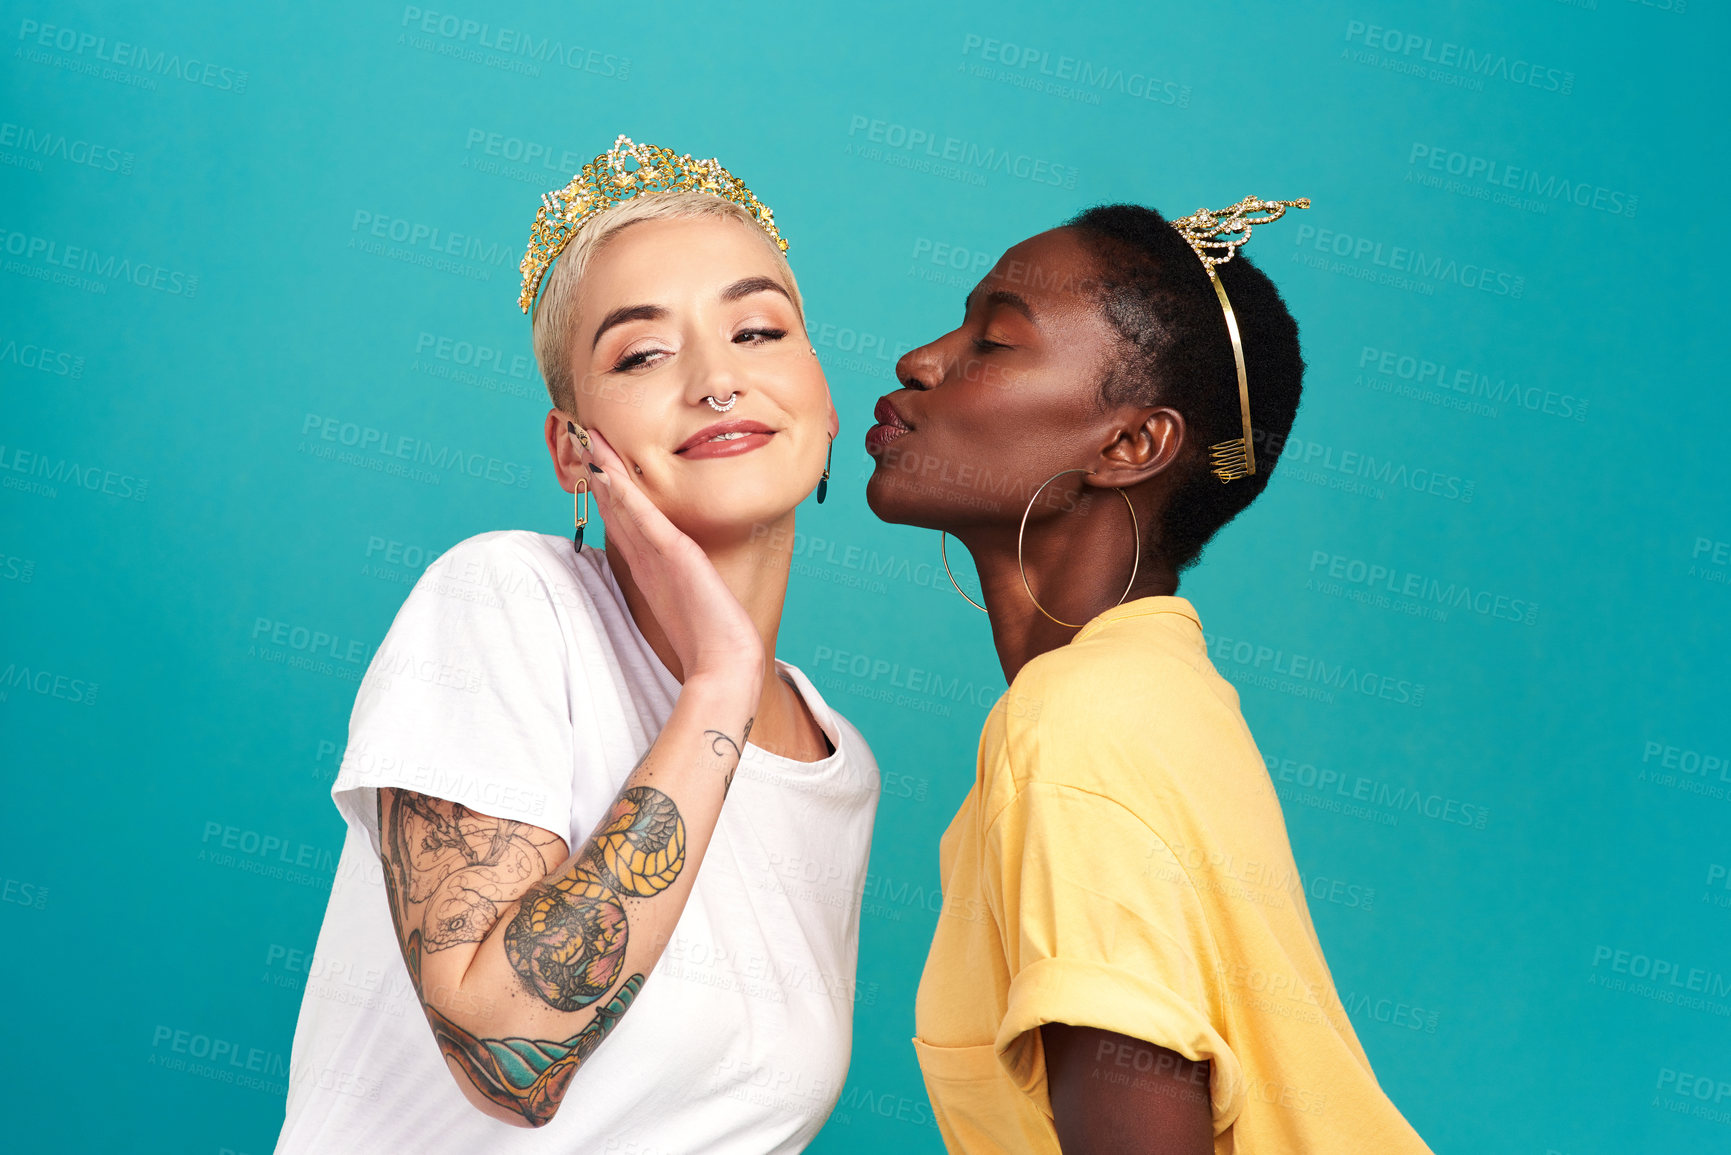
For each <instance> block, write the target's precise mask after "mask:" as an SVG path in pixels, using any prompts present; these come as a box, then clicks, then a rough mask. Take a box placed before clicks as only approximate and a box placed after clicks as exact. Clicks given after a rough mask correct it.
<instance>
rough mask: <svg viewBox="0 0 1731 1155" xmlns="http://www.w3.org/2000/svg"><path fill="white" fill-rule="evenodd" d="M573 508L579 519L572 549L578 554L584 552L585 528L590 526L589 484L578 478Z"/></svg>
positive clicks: (572, 540) (572, 539) (573, 535)
mask: <svg viewBox="0 0 1731 1155" xmlns="http://www.w3.org/2000/svg"><path fill="white" fill-rule="evenodd" d="M571 504H572V507H573V510H574V512H575V516H576V518H577V529H576V532H575V533H573V534H572V535H571V548H572V549H574V550H576V551H577V552H578V553H582V552H583V527H584V526H586V525H588V524H589V482H588V481H586V480H584V479H582V478H578V480H577V489H576V490H575V493H574V497H573V499H572V503H571Z"/></svg>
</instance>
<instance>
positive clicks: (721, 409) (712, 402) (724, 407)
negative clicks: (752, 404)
mask: <svg viewBox="0 0 1731 1155" xmlns="http://www.w3.org/2000/svg"><path fill="white" fill-rule="evenodd" d="M704 400H705V401H707V402H709V407H710V408H711V409H713V410H715V411H716V412H717V413H726V412H727V411H728V410H729V409H732V408H733V403H734V402H735V401H738V400H739V391H738V390H737V389H736V390H734V391H733V392H732V393H729V394H728V395H727V400H726V401H717V400H716V399H715V398H714V397H705V398H704Z"/></svg>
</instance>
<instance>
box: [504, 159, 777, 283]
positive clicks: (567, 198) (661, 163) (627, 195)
mask: <svg viewBox="0 0 1731 1155" xmlns="http://www.w3.org/2000/svg"><path fill="white" fill-rule="evenodd" d="M672 192H699V193H708V194H709V195H711V196H717V197H720V198H721V199H722V200H725V201H732V202H733V203H734V204H736V205H738V206H739V207H741V208H743V209H745V210H746V211H747V212H749V213H750V214H751V216H752V219H753V220H755V221H756V222H757V225H758V227H759V228H761V229H762V230H763V231H764V232H765V233H768V234H769V239H770V240H772V241H774V242H775V243H776V247H777V248H779V249H781V251H782V252H784V253H785V252H787V241H785V240H783V239H782V235H781V233H780V232H778V231H777V230H776V227H775V214H774V213H772V212H770V211H769V206H768V205H766V204H764V203H763V202H762V201H760V200H758V199H757V198H756V197H755V196H753V195H752V193H751V190H750V189H748V188H746V187H745V185H744V183H743V182H742V181H740V179H739V178H738V177H736V176H734V175H733V174H732V173H730V172H728V171H727V170H726V169H725V168H722V167H721V162H720V161H718V160H716V159H715V158H714V157H710V158H709V159H708V160H693V159H692V158H691V157H690V155H689V154H685V155H675V153H674V151H673V150H672V149H670V148H657V147H655V146H654V145H651V144H637V143H636V142H634V141H633V140H632V139H631V138H630V137H628V136H624V135H621V136H620V137H619V139H618V140H616V141H614V142H613V147H612V148H610V149H608V150H607V151H606V152H604V153H602V154H601V155H600V156H598V157H596V158H595V159H594V160H592V161H590V162H589V163H588V164H586V165H584V166H583V169H582V171H581V172H579V173H578V174H577V175H576V176H574V177H572V178H571V183H569V184H567V185H566V186H565V187H564V188H561V189H554V190H553V191H552V192H550V193H545V194H543V195H542V197H541V207H540V209H538V210H537V211H536V213H535V224H534V226H533V228H531V229H530V231H529V248H528V251H526V252H525V253H524V254H523V264H522V265H521V266H520V267H521V269H522V272H523V291H522V293H521V294H519V295H518V297H517V305H518V307H519V308H521V309H522V310H523V311H524V312H525V313H527V312H528V311H529V308H530V306H532V305H533V304H534V303H535V295H536V294H537V293H538V292H539V291H540V289H541V282H542V280H543V279H544V278H545V277H546V276H547V270H548V269H550V268H552V266H553V261H554V260H555V259H556V258H557V257H558V256H559V254H560V253H561V252H563V251H564V249H565V246H566V245H568V244H570V243H571V238H572V237H574V236H576V235H577V232H578V230H579V229H581V228H582V227H583V225H584V224H585V223H586V222H587V221H588V220H589V218H590V217H592V216H595V215H596V214H598V213H603V212H606V211H607V210H608V209H610V208H612V207H613V206H614V205H617V204H623V203H625V202H626V201H628V200H630V199H631V198H632V197H638V196H645V195H647V194H649V193H672Z"/></svg>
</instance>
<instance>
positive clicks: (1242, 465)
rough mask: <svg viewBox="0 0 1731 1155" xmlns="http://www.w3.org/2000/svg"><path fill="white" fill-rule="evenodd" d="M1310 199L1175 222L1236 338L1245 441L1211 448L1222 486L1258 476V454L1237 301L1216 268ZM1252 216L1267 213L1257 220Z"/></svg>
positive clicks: (1257, 203)
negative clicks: (1261, 228)
mask: <svg viewBox="0 0 1731 1155" xmlns="http://www.w3.org/2000/svg"><path fill="white" fill-rule="evenodd" d="M1309 207H1310V198H1309V197H1300V198H1299V199H1298V200H1295V201H1265V200H1262V199H1260V198H1258V197H1253V196H1249V197H1245V198H1244V199H1243V200H1241V201H1239V202H1238V203H1237V204H1235V205H1231V206H1229V207H1227V208H1223V209H1216V210H1214V211H1212V212H1211V211H1209V210H1208V209H1197V210H1196V211H1195V212H1193V213H1191V214H1190V215H1189V216H1187V217H1180V218H1178V219H1177V220H1175V221H1172V222H1171V224H1172V227H1173V228H1175V229H1177V230H1178V232H1179V235H1180V236H1182V237H1183V238H1184V239H1185V240H1186V241H1188V242H1189V243H1190V247H1191V248H1192V249H1193V250H1195V252H1196V255H1197V256H1198V257H1201V258H1202V267H1203V268H1205V269H1207V270H1208V283H1209V284H1211V285H1213V286H1214V292H1215V295H1217V296H1218V297H1219V298H1220V308H1221V309H1222V311H1224V312H1225V314H1226V332H1227V335H1228V336H1230V337H1231V338H1232V360H1233V361H1234V362H1235V363H1236V364H1237V366H1238V409H1239V413H1240V414H1241V415H1242V416H1243V418H1244V436H1243V437H1234V438H1233V439H1232V440H1230V441H1222V442H1220V444H1218V445H1211V446H1209V447H1208V457H1209V460H1210V461H1212V462H1213V465H1212V469H1213V471H1214V476H1216V477H1218V478H1219V479H1220V480H1221V481H1222V482H1228V481H1236V480H1238V479H1239V478H1240V477H1249V476H1250V475H1251V474H1252V473H1255V472H1256V453H1255V451H1254V450H1253V449H1251V447H1250V379H1249V376H1248V375H1247V374H1246V373H1245V372H1244V342H1243V341H1242V340H1240V339H1239V335H1238V318H1237V317H1236V316H1235V315H1234V314H1233V312H1232V302H1231V301H1229V300H1227V299H1226V287H1225V286H1224V285H1222V284H1221V283H1220V278H1219V277H1218V276H1216V275H1215V272H1214V266H1216V265H1224V264H1225V263H1226V262H1227V261H1230V260H1231V259H1232V258H1233V255H1234V254H1236V253H1237V252H1238V250H1239V249H1240V248H1242V247H1243V246H1244V242H1246V241H1248V240H1249V239H1250V227H1251V226H1252V225H1266V224H1269V223H1271V222H1273V221H1277V220H1279V219H1280V218H1281V217H1283V216H1285V215H1286V210H1287V209H1289V208H1295V209H1307V208H1309ZM1251 213H1266V214H1268V215H1266V216H1260V217H1255V216H1251V215H1250V214H1251Z"/></svg>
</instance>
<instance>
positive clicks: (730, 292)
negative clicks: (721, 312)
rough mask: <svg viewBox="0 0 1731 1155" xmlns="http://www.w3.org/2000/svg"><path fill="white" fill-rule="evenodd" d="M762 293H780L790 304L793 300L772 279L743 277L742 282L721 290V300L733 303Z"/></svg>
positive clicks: (777, 282) (778, 282) (739, 281)
mask: <svg viewBox="0 0 1731 1155" xmlns="http://www.w3.org/2000/svg"><path fill="white" fill-rule="evenodd" d="M762 292H770V293H780V294H781V295H782V296H784V297H787V299H788V300H789V301H790V302H791V301H792V300H793V298H792V297H788V296H787V290H786V289H784V288H782V287H781V282H780V281H778V280H776V279H775V278H774V277H745V278H743V279H742V280H738V281H735V282H733V284H731V285H729V286H727V288H725V289H723V290H721V299H722V300H723V301H726V302H728V303H732V302H734V301H738V300H742V299H743V298H745V297H749V296H751V295H752V294H753V293H762Z"/></svg>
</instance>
